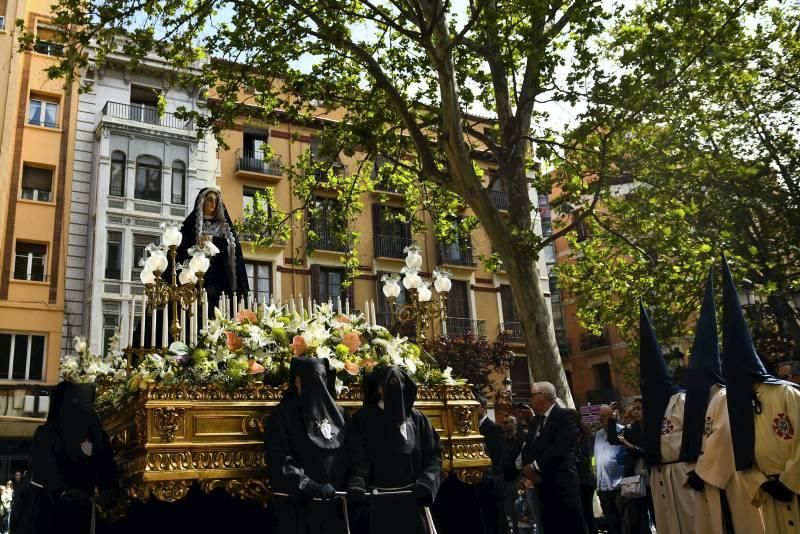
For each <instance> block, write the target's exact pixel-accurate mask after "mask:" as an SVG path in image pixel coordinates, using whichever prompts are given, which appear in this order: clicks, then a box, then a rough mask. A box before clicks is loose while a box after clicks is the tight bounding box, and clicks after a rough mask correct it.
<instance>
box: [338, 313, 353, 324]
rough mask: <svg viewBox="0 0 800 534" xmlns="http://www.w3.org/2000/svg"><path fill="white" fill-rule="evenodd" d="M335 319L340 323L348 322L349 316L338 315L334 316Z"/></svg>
mask: <svg viewBox="0 0 800 534" xmlns="http://www.w3.org/2000/svg"><path fill="white" fill-rule="evenodd" d="M336 320H337V321H339V322H340V323H349V322H350V317H348V316H346V315H340V316H339V317H337V318H336Z"/></svg>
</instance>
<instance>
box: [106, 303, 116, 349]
mask: <svg viewBox="0 0 800 534" xmlns="http://www.w3.org/2000/svg"><path fill="white" fill-rule="evenodd" d="M119 310H120V305H119V302H107V301H104V302H103V351H104V352H105V349H106V347H108V342H109V341H110V340H111V337H112V336H113V335H114V332H115V331H116V330H117V328H118V327H119Z"/></svg>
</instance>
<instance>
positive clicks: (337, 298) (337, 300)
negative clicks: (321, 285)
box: [336, 296, 342, 315]
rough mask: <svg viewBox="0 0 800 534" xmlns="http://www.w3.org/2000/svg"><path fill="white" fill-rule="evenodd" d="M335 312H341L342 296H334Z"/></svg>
mask: <svg viewBox="0 0 800 534" xmlns="http://www.w3.org/2000/svg"><path fill="white" fill-rule="evenodd" d="M336 313H338V314H339V315H341V314H342V297H341V296H337V297H336Z"/></svg>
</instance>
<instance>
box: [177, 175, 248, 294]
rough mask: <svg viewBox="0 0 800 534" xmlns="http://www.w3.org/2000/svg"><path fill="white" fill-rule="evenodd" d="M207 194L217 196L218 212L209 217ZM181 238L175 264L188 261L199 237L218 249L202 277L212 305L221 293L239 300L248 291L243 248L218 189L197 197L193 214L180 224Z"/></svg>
mask: <svg viewBox="0 0 800 534" xmlns="http://www.w3.org/2000/svg"><path fill="white" fill-rule="evenodd" d="M209 193H213V194H215V195H217V209H216V212H215V213H213V214H212V215H211V216H204V215H203V202H204V201H205V198H206V195H207V194H209ZM181 234H182V235H183V239H182V240H181V244H180V246H179V247H178V250H177V260H178V263H183V262H184V261H185V260H187V259H188V258H189V249H191V248H192V247H194V246H196V245H198V243H199V237H200V235H201V234H205V235H207V236H211V239H212V241H213V243H214V245H216V247H217V248H218V249H219V254H216V255H215V256H212V257H211V265H210V266H209V268H208V272H207V273H206V276H205V287H206V289H207V291H208V293H209V299H210V300H212V301H213V302H212V304H216V298H217V297H218V295H219V294H221V293H223V292H224V293H226V294H227V295H228V296H230V295H232V294H233V293H236V294H238V295H240V296H241V295H244V294H246V293H247V292H248V291H249V289H250V287H249V283H248V279H247V272H246V270H245V266H244V259H243V256H242V247H241V245H240V243H239V239H238V236H237V235H236V230H235V229H234V226H233V222H232V221H231V218H230V215H228V210H227V209H226V208H225V204H224V202H223V201H222V193H221V192H220V190H219V189H217V188H215V187H207V188H205V189H203V190H201V191H200V193H198V194H197V198H196V199H195V202H194V208H193V209H192V212H191V213H190V214H189V215H188V216H187V217H186V219H185V220H184V221H183V226H182V227H181Z"/></svg>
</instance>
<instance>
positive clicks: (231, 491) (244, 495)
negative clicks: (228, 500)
mask: <svg viewBox="0 0 800 534" xmlns="http://www.w3.org/2000/svg"><path fill="white" fill-rule="evenodd" d="M216 488H224V489H225V491H226V492H227V493H228V495H230V496H232V497H239V498H240V499H242V500H244V499H253V500H254V501H258V502H260V503H262V504H263V505H264V506H266V505H267V502H268V501H269V498H270V496H271V492H270V489H269V486H268V485H267V483H266V481H265V480H264V479H262V478H245V479H238V478H227V479H206V480H201V481H200V489H201V490H203V492H204V493H211V492H212V491H213V490H215V489H216Z"/></svg>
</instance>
